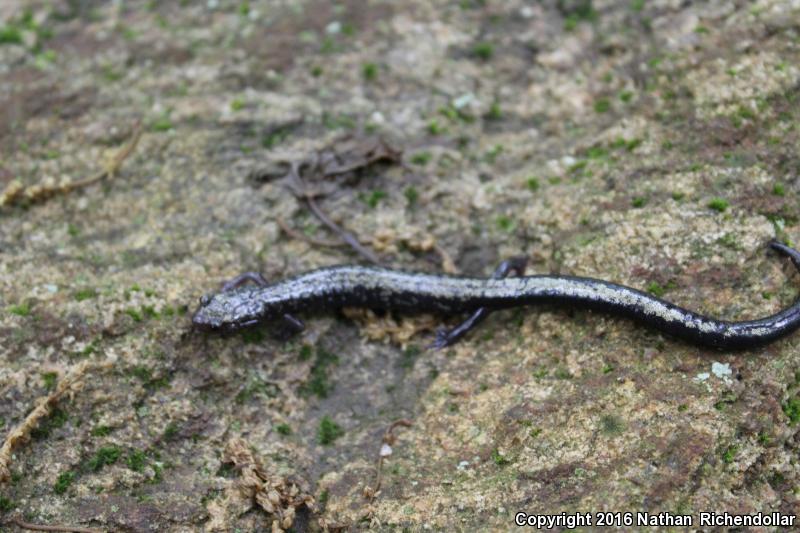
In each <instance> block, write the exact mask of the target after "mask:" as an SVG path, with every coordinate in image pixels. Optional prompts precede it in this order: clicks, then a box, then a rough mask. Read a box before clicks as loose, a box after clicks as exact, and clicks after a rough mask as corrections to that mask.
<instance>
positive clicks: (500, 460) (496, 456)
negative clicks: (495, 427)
mask: <svg viewBox="0 0 800 533" xmlns="http://www.w3.org/2000/svg"><path fill="white" fill-rule="evenodd" d="M492 461H494V464H496V465H497V466H505V465H507V464H511V459H509V458H508V457H506V456H505V455H502V454H501V453H500V450H498V449H497V448H495V449H494V450H492Z"/></svg>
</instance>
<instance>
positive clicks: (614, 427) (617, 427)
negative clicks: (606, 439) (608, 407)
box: [600, 415, 625, 436]
mask: <svg viewBox="0 0 800 533" xmlns="http://www.w3.org/2000/svg"><path fill="white" fill-rule="evenodd" d="M600 431H602V432H603V433H604V434H605V435H608V436H615V435H621V434H622V433H623V432H624V431H625V422H624V421H623V420H622V419H621V418H620V417H618V416H617V415H603V416H602V417H600Z"/></svg>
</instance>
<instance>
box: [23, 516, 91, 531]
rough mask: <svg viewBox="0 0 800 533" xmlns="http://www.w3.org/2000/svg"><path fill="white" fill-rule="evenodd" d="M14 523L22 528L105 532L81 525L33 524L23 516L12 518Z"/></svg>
mask: <svg viewBox="0 0 800 533" xmlns="http://www.w3.org/2000/svg"><path fill="white" fill-rule="evenodd" d="M10 522H11V523H12V524H14V525H15V526H17V527H19V528H22V529H29V530H31V531H61V532H64V533H103V530H102V529H95V528H93V527H80V526H65V525H60V524H57V525H53V526H51V525H44V524H31V523H30V522H25V521H23V520H22V519H21V518H13V519H11V520H10Z"/></svg>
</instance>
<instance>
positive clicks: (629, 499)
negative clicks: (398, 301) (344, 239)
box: [0, 0, 800, 531]
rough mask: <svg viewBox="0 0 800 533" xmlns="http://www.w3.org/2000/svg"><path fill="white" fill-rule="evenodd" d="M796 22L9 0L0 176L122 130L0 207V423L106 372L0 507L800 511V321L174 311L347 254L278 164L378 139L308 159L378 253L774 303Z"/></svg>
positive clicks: (0, 17) (114, 513) (319, 517)
mask: <svg viewBox="0 0 800 533" xmlns="http://www.w3.org/2000/svg"><path fill="white" fill-rule="evenodd" d="M798 20H800V3H798V2H796V1H778V0H762V1H756V2H743V1H732V2H708V3H705V2H698V3H686V2H678V1H670V0H654V1H647V2H645V1H644V0H617V1H613V0H606V1H600V0H596V1H594V2H591V1H579V0H576V1H569V0H564V1H544V2H522V1H517V0H510V1H481V0H461V1H450V2H438V1H437V2H428V1H419V0H414V1H410V2H389V1H377V0H370V1H366V2H360V1H356V0H345V1H341V2H327V1H323V0H309V1H302V0H284V1H249V2H227V1H216V0H208V1H207V2H183V1H181V2H145V1H132V2H67V1H63V2H44V1H39V0H36V1H31V2H7V3H4V4H3V5H2V6H0V189H5V188H6V187H8V186H9V184H11V183H13V182H14V181H15V180H16V181H17V182H19V183H21V184H22V186H24V187H33V186H36V185H41V184H46V183H60V182H62V181H65V180H79V179H82V178H84V177H86V176H89V175H91V174H94V173H95V172H97V171H98V169H100V168H102V165H103V162H104V159H105V158H106V157H108V156H109V155H113V154H114V153H116V151H117V150H118V148H119V146H121V145H123V144H124V142H125V140H126V139H128V138H129V137H130V136H131V134H132V131H133V128H134V125H135V124H136V122H137V121H139V120H141V123H142V127H143V134H142V136H141V139H140V141H139V143H138V146H137V147H136V149H135V150H134V151H133V153H132V154H131V155H130V156H129V157H128V158H127V159H126V160H125V161H124V163H123V165H122V166H121V168H120V169H119V170H118V172H117V173H116V175H115V176H114V177H113V179H105V180H103V181H102V182H101V183H99V184H96V185H91V186H89V187H86V188H82V189H79V190H75V191H72V192H69V193H65V194H56V195H54V196H52V197H51V198H47V199H43V201H37V202H30V204H29V205H24V202H23V205H13V206H6V207H4V208H2V211H0V304H1V305H0V430H2V432H3V433H6V432H7V431H10V430H11V428H13V427H16V426H18V425H19V424H21V423H22V421H23V420H24V419H25V417H26V416H27V415H28V413H29V412H30V411H31V410H32V409H33V407H34V406H35V405H36V402H37V401H38V400H39V399H40V398H43V397H46V396H47V395H48V393H49V391H51V390H53V388H54V387H55V385H56V384H57V383H58V381H59V380H60V379H61V378H63V377H64V376H65V375H66V373H67V372H69V370H70V369H72V368H74V367H75V366H76V365H78V364H80V363H81V362H82V361H90V362H97V363H110V365H111V367H110V370H109V369H105V370H103V369H102V368H103V367H101V366H97V367H96V370H95V371H91V372H89V373H88V374H87V375H86V376H85V377H84V379H83V386H82V387H81V388H79V389H78V390H76V391H74V392H73V394H72V395H71V396H70V397H67V398H63V399H60V400H59V401H58V403H57V406H56V407H55V408H54V410H53V412H52V413H51V414H50V416H49V417H48V418H47V419H45V420H44V421H43V422H42V423H41V424H39V427H38V429H36V430H35V431H34V432H33V435H32V438H31V440H30V441H29V442H27V443H25V444H23V445H21V446H19V447H17V448H16V449H15V450H14V455H13V457H12V458H11V462H10V471H11V479H10V481H8V482H6V483H5V484H3V485H2V486H0V497H1V499H0V510H2V511H3V512H5V515H6V517H12V516H18V517H22V518H23V519H24V520H27V521H30V522H35V523H39V524H71V525H82V526H84V527H95V528H101V529H107V530H114V531H190V530H197V529H206V530H209V531H211V530H213V531H217V530H218V531H234V530H237V528H238V530H242V531H250V530H260V531H267V530H270V528H276V529H277V528H285V527H289V525H291V526H292V527H293V529H294V530H295V531H303V530H318V529H321V528H329V529H331V530H335V529H336V528H345V529H355V528H367V527H372V528H375V529H384V530H387V531H390V530H392V531H393V530H396V529H397V528H409V529H410V530H419V529H422V528H433V529H444V528H446V529H464V530H475V529H476V528H479V527H485V528H488V529H492V530H497V529H510V528H512V527H513V520H514V515H515V513H516V512H517V511H521V510H522V511H527V512H530V513H561V512H566V513H573V512H578V511H580V512H597V511H603V510H608V511H621V512H624V511H633V512H635V511H649V512H651V513H657V512H660V511H670V512H673V513H684V514H691V515H694V516H696V515H697V513H699V512H700V511H717V512H722V511H729V512H736V513H753V512H757V511H762V512H770V511H781V512H784V513H798V493H799V492H800V472H799V471H798V452H800V450H799V449H798V447H799V444H798V443H799V442H800V437H798V435H799V433H798V420H800V396H798V392H799V391H800V356H798V353H800V350H798V348H800V335H793V336H791V337H789V338H787V339H785V340H783V341H780V342H777V343H774V344H772V345H770V346H768V347H766V348H763V349H759V350H753V351H749V352H739V353H722V352H713V351H706V350H701V349H698V348H695V347H693V346H690V345H687V344H685V343H682V342H679V341H676V340H674V339H670V338H665V337H663V336H661V335H659V334H657V333H654V332H652V331H649V330H646V329H643V328H641V327H638V326H636V325H634V324H632V323H630V322H628V321H625V320H621V319H616V318H613V317H606V316H602V315H598V314H594V313H591V312H588V311H583V310H563V309H554V308H544V309H522V310H514V311H508V312H502V313H497V314H495V315H494V316H492V317H490V318H489V320H487V321H486V322H485V323H484V324H483V325H482V327H481V328H480V330H479V331H477V332H475V333H474V334H472V335H471V336H470V337H469V338H468V339H467V340H465V341H464V342H462V343H461V344H459V345H457V346H456V347H454V348H452V349H449V350H446V351H442V352H434V353H432V352H429V351H425V350H424V349H423V346H425V345H426V344H427V343H428V342H429V341H430V339H431V331H430V330H429V329H428V328H429V327H430V325H431V324H436V323H437V322H439V321H440V320H439V319H437V320H436V321H431V320H429V319H425V318H401V317H391V316H383V317H381V316H371V315H364V314H355V315H354V314H348V316H349V318H347V317H344V316H326V317H309V318H308V320H307V330H306V332H304V333H303V334H301V335H300V336H297V337H294V338H292V339H291V340H289V341H285V340H279V339H275V338H273V336H272V335H271V334H270V330H269V329H268V328H267V329H263V330H255V331H249V332H247V333H245V334H242V335H234V336H229V337H219V336H213V335H203V334H200V333H197V332H194V331H192V330H191V328H190V325H191V323H190V318H191V313H192V311H193V310H194V308H195V306H196V302H197V299H198V297H199V296H201V295H202V294H203V293H206V292H209V291H212V290H215V289H216V288H217V287H218V286H219V283H220V282H221V281H222V280H225V279H228V278H230V277H232V276H234V275H236V274H238V273H240V272H242V271H245V270H258V271H261V272H263V273H264V274H265V275H266V276H267V277H268V278H272V279H276V278H280V277H283V276H287V275H291V274H293V273H297V272H301V271H303V270H306V269H310V268H314V267H318V266H324V265H331V264H337V263H348V262H358V261H359V257H358V256H357V255H355V254H354V253H352V251H350V250H349V248H347V247H325V246H321V245H320V244H319V243H315V241H318V240H326V241H332V240H335V236H334V235H333V234H331V233H330V232H328V230H327V229H326V228H325V227H323V226H322V225H321V224H320V222H319V221H318V220H317V219H316V218H314V216H313V215H311V214H310V213H309V211H308V210H307V208H306V206H305V204H304V203H303V202H301V201H298V200H297V199H296V197H295V196H294V195H293V194H292V192H291V190H290V189H289V188H288V187H286V183H285V180H282V179H280V175H281V168H283V169H284V170H283V173H284V174H285V172H286V170H285V167H286V162H300V161H303V160H307V159H310V158H313V157H314V156H315V154H318V153H324V152H325V151H326V150H328V151H329V152H330V151H331V150H334V151H336V150H341V147H342V146H344V145H345V144H346V143H348V142H350V143H355V144H356V145H359V144H363V143H367V142H370V141H369V139H372V138H375V137H380V138H382V139H384V140H385V141H386V142H387V143H389V144H390V145H391V146H393V147H396V148H399V149H402V150H403V164H402V165H401V164H391V163H389V164H386V163H384V164H375V165H368V166H365V168H363V169H362V170H360V171H358V172H355V173H349V174H348V175H346V176H333V177H329V178H327V179H324V180H317V181H315V182H314V183H313V186H314V187H315V188H318V192H320V193H321V194H322V196H319V197H318V199H317V201H318V203H319V205H320V206H321V207H322V208H323V209H324V210H325V212H327V213H328V214H329V215H330V217H331V218H332V219H333V220H334V221H337V222H338V223H340V224H341V225H342V226H344V227H345V228H346V229H347V230H348V231H350V232H352V233H353V234H354V235H356V236H358V238H359V239H360V240H361V241H362V242H364V243H366V244H367V245H368V247H370V248H371V249H372V250H373V251H375V252H376V253H378V254H379V255H380V259H381V261H382V262H383V263H384V264H386V265H389V266H394V267H399V268H407V269H417V270H428V271H441V270H442V269H443V268H445V267H446V266H447V264H448V263H447V261H448V260H449V259H451V258H452V261H453V263H454V265H455V267H456V268H457V269H458V270H459V271H461V272H464V273H469V274H481V275H482V274H488V273H489V272H491V270H492V269H493V268H494V266H495V264H496V263H498V262H499V261H500V260H501V259H502V258H505V257H509V256H513V255H520V254H523V255H527V256H529V257H530V258H531V267H530V268H531V270H532V271H536V272H540V273H547V272H560V273H563V274H575V275H585V276H593V277H600V278H603V279H608V280H613V281H617V282H620V283H624V284H627V285H631V286H634V287H638V288H641V289H643V290H649V291H650V292H653V293H655V294H658V295H663V297H664V298H666V299H669V300H671V301H674V302H676V303H679V304H681V305H683V306H685V307H688V308H691V309H697V310H701V311H703V312H705V313H708V314H711V315H714V316H720V317H725V318H729V319H743V318H748V317H754V316H758V315H765V314H769V313H771V312H774V311H775V310H777V309H778V308H780V307H781V306H785V305H787V304H788V303H790V302H791V301H792V300H793V299H794V298H795V295H796V294H797V292H798V288H797V283H796V282H797V275H796V274H795V273H794V271H793V269H792V267H791V265H790V264H789V263H788V262H787V261H786V260H785V259H782V258H779V257H778V256H777V255H775V254H772V253H768V252H766V251H765V244H766V243H767V241H768V240H769V239H771V238H780V239H784V240H787V241H788V242H792V241H794V242H798V241H800V227H798V220H799V219H798V215H797V213H798V207H800V202H798V198H799V197H800V196H799V195H800V182H798V173H799V172H800V155H798V154H800V136H799V131H800V130H799V129H798V124H800V122H799V121H800V105H798V103H799V102H798V101H799V100H800V68H798V65H800V26H798V24H797V21H798ZM276 169H277V170H276ZM281 224H284V225H287V226H289V227H290V228H294V230H295V234H294V235H293V236H292V235H288V234H287V233H285V232H284V231H283V230H282V229H281ZM309 238H310V239H311V240H308V239H309ZM443 265H444V266H443ZM449 320H450V321H451V322H453V321H454V320H456V317H453V318H451V319H449ZM401 331H406V332H411V333H413V335H412V334H411V333H408V334H406V335H405V336H400V333H398V332H401ZM367 335H369V338H368V337H367ZM398 420H403V421H404V422H403V423H401V424H398V425H396V426H395V427H393V428H392V429H391V430H389V428H390V427H391V426H392V424H393V423H395V422H396V421H398ZM377 465H380V472H381V474H380V478H379V477H378V474H377ZM378 479H380V487H376V485H377V483H378ZM376 488H379V490H377V491H376Z"/></svg>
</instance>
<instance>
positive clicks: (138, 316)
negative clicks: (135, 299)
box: [125, 307, 144, 322]
mask: <svg viewBox="0 0 800 533" xmlns="http://www.w3.org/2000/svg"><path fill="white" fill-rule="evenodd" d="M125 314H126V315H128V316H129V317H131V318H132V319H133V321H134V322H141V321H142V320H144V317H143V316H142V313H141V311H139V310H138V309H134V308H133V307H129V308H127V309H125Z"/></svg>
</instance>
